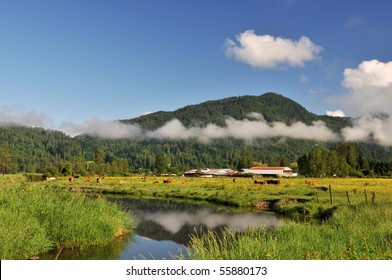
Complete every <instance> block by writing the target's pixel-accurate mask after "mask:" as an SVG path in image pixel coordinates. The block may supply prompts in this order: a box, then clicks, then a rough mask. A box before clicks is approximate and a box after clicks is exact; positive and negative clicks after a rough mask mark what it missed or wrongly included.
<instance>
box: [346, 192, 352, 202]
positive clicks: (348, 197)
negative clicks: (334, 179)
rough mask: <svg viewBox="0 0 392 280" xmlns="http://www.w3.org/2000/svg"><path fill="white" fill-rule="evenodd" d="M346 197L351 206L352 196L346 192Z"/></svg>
mask: <svg viewBox="0 0 392 280" xmlns="http://www.w3.org/2000/svg"><path fill="white" fill-rule="evenodd" d="M346 196H347V201H348V205H351V203H350V196H349V195H348V191H346Z"/></svg>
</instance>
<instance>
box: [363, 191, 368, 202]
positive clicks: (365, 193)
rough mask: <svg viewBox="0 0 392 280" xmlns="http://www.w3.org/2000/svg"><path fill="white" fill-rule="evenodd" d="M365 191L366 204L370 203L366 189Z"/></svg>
mask: <svg viewBox="0 0 392 280" xmlns="http://www.w3.org/2000/svg"><path fill="white" fill-rule="evenodd" d="M364 192H365V201H366V204H368V197H367V192H366V189H365V190H364Z"/></svg>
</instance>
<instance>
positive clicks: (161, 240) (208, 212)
mask: <svg viewBox="0 0 392 280" xmlns="http://www.w3.org/2000/svg"><path fill="white" fill-rule="evenodd" d="M107 199H108V200H109V201H111V202H116V203H119V204H120V205H121V206H122V207H124V209H125V210H128V211H130V212H131V215H132V217H133V219H134V220H135V221H136V222H137V227H136V229H135V231H134V234H133V235H132V236H129V237H126V238H122V239H117V240H115V241H114V242H111V243H110V244H109V245H107V246H100V247H92V248H89V249H88V250H79V249H73V250H72V249H64V250H62V251H61V253H60V254H59V255H58V256H56V255H57V254H58V253H59V252H52V253H50V254H46V255H45V256H42V257H41V259H54V258H56V257H57V258H58V259H67V260H69V259H77V260H115V259H120V260H129V259H155V260H158V259H174V258H176V256H178V255H179V254H182V255H183V256H184V257H185V258H187V256H188V254H187V250H186V246H188V245H189V241H190V236H191V235H195V234H200V233H202V232H205V231H207V230H214V231H216V232H220V231H222V230H227V229H229V230H235V231H239V232H241V231H243V230H244V229H246V228H247V227H256V226H266V227H276V226H277V225H278V224H279V223H280V221H279V220H278V218H277V217H276V216H275V215H274V214H272V213H261V212H238V209H233V208H227V207H217V206H213V205H208V204H196V203H192V202H188V201H186V202H185V201H174V200H154V199H134V198H127V197H108V198H107Z"/></svg>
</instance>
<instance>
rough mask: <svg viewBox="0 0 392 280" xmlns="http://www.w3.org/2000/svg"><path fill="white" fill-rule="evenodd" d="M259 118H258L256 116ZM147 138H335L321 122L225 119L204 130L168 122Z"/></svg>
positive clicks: (174, 121) (327, 139)
mask: <svg viewBox="0 0 392 280" xmlns="http://www.w3.org/2000/svg"><path fill="white" fill-rule="evenodd" d="M258 117H259V118H260V116H258ZM145 135H146V137H147V138H158V139H172V140H174V139H182V140H186V139H190V138H194V139H198V140H200V141H202V142H208V141H210V140H213V139H220V138H235V139H242V140H247V141H252V140H256V139H266V138H271V137H288V138H296V139H309V140H319V141H334V140H336V139H337V136H336V135H335V134H334V133H333V132H332V131H331V130H330V129H329V128H327V127H326V125H325V123H324V122H321V121H317V122H314V123H313V124H312V125H306V124H304V123H302V122H296V123H294V124H292V125H291V126H288V125H286V124H284V123H281V122H274V123H271V124H269V123H267V122H265V121H264V120H262V119H256V120H248V119H245V120H236V119H233V118H227V119H226V126H225V127H219V126H217V125H215V124H208V125H207V126H206V127H191V128H186V127H185V126H184V125H183V124H182V123H181V122H180V121H179V120H176V119H174V120H171V121H169V122H167V123H166V124H165V125H163V126H162V127H160V128H158V129H156V130H154V131H147V132H146V133H145Z"/></svg>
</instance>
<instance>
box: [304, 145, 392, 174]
mask: <svg viewBox="0 0 392 280" xmlns="http://www.w3.org/2000/svg"><path fill="white" fill-rule="evenodd" d="M298 169H299V173H300V174H302V175H306V176H310V177H335V176H336V177H344V176H355V177H363V176H392V157H390V158H389V159H386V160H375V159H369V158H367V157H365V156H364V155H363V154H361V152H360V151H359V150H358V146H357V145H355V144H354V143H343V144H338V145H335V146H333V147H331V148H330V149H323V148H320V147H317V148H314V149H312V150H311V151H310V152H309V153H306V154H305V155H303V156H301V157H300V158H299V159H298Z"/></svg>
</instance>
